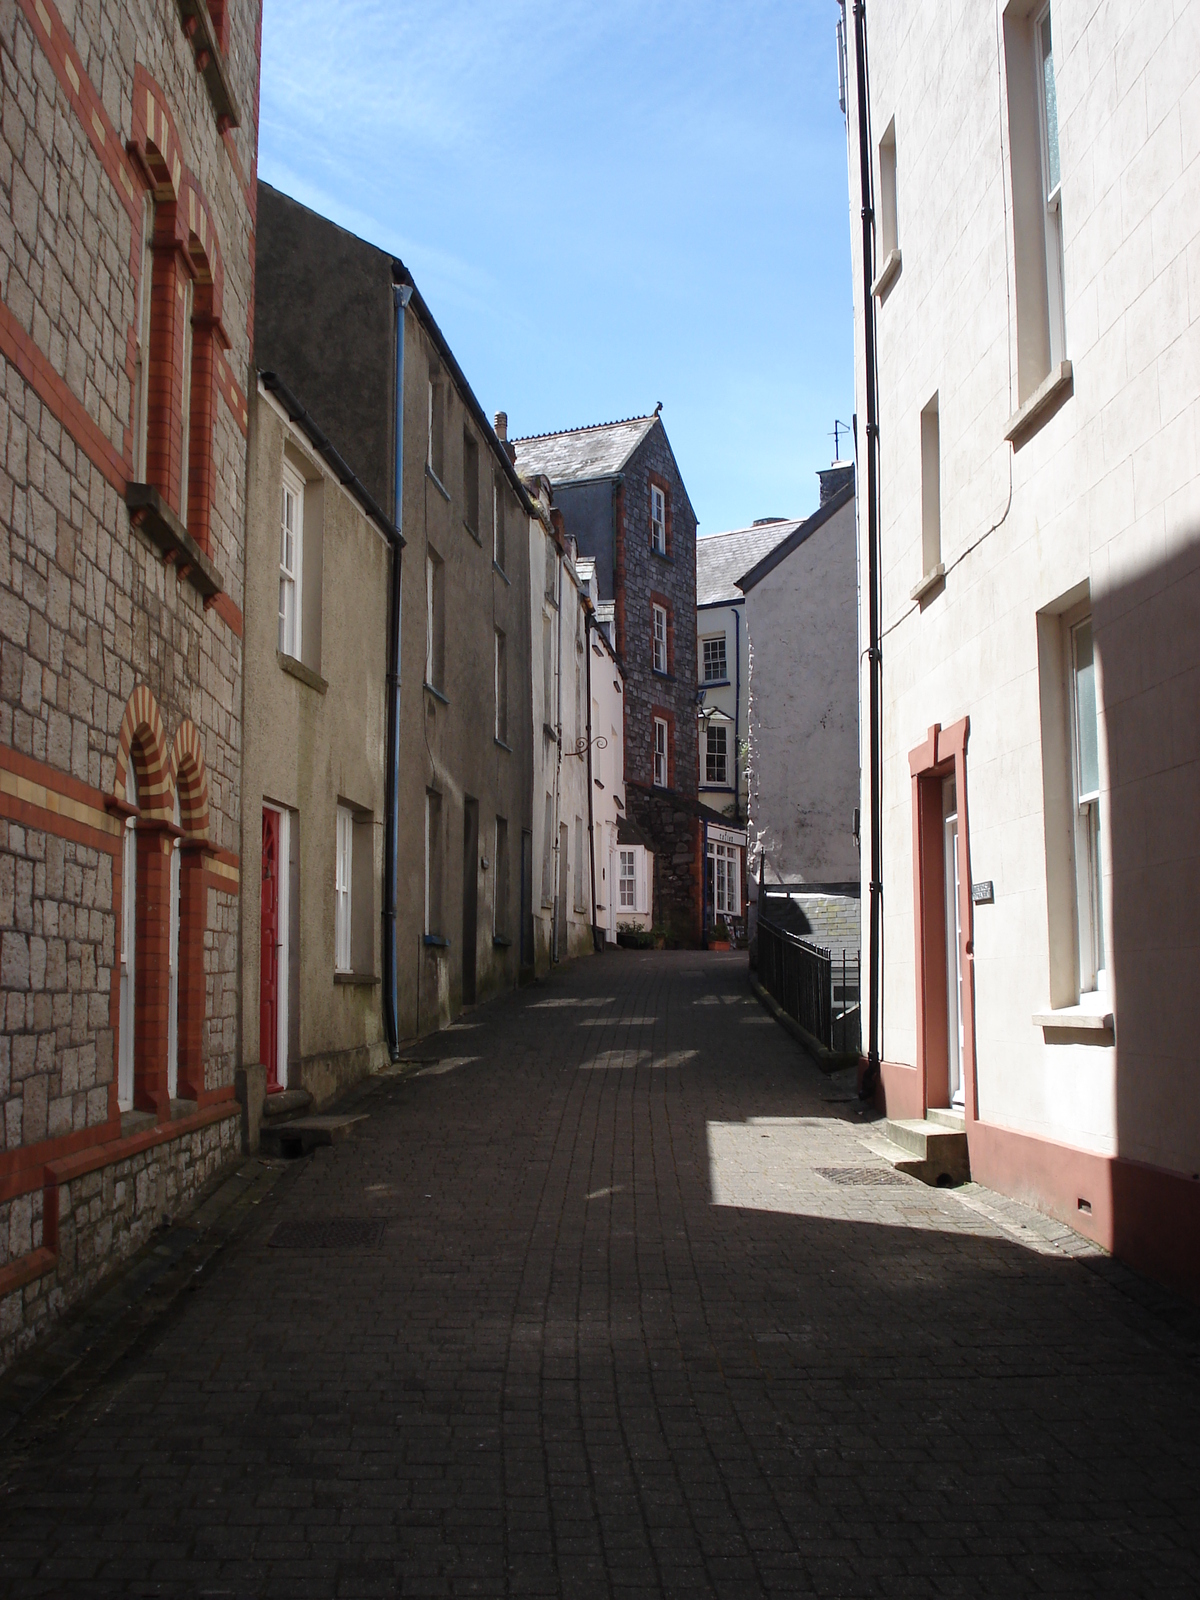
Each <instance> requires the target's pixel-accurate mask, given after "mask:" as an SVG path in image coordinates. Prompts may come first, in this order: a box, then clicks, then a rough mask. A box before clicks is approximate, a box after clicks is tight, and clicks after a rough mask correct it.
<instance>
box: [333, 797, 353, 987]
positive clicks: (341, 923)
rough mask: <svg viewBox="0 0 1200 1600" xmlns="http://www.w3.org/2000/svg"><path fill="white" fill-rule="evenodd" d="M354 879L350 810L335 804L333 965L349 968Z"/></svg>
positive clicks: (343, 970)
mask: <svg viewBox="0 0 1200 1600" xmlns="http://www.w3.org/2000/svg"><path fill="white" fill-rule="evenodd" d="M353 881H354V814H353V812H351V811H350V810H348V809H347V807H345V806H339V807H338V808H337V866H336V875H335V881H334V962H333V964H334V967H335V969H336V970H337V971H338V972H349V971H351V901H350V896H351V886H352V884H353Z"/></svg>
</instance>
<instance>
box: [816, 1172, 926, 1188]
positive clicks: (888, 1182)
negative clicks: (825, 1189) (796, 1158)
mask: <svg viewBox="0 0 1200 1600" xmlns="http://www.w3.org/2000/svg"><path fill="white" fill-rule="evenodd" d="M817 1172H818V1173H819V1174H820V1175H821V1177H822V1178H825V1179H826V1180H827V1181H828V1182H829V1183H836V1184H840V1185H841V1187H842V1188H843V1189H899V1188H903V1187H904V1184H905V1179H904V1178H902V1177H901V1176H900V1174H899V1173H898V1172H893V1170H892V1169H891V1167H818V1168H817Z"/></svg>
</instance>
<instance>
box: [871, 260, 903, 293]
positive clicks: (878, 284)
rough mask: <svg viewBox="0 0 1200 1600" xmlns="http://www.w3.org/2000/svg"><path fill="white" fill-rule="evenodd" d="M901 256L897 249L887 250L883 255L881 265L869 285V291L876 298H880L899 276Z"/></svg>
mask: <svg viewBox="0 0 1200 1600" xmlns="http://www.w3.org/2000/svg"><path fill="white" fill-rule="evenodd" d="M900 266H901V256H900V252H899V250H889V251H888V253H887V255H886V256H885V257H884V261H883V265H882V266H881V267H880V269H879V271H878V273H877V274H876V276H875V282H874V283H873V284H872V285H871V293H872V294H873V295H874V296H875V298H876V299H877V300H882V299H883V297H884V295H885V294H886V293H887V292H888V290H889V289H890V288H891V286H892V284H893V283H894V282H895V281H896V279H897V278H898V277H899V276H900Z"/></svg>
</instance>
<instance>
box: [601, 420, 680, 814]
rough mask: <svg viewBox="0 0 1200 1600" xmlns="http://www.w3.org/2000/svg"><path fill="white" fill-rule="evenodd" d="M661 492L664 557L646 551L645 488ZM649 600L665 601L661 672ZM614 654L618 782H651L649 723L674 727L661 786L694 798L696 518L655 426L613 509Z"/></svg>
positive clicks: (664, 437) (662, 434)
mask: <svg viewBox="0 0 1200 1600" xmlns="http://www.w3.org/2000/svg"><path fill="white" fill-rule="evenodd" d="M652 477H653V478H655V479H656V480H657V481H658V482H659V483H660V485H661V484H665V485H666V486H667V489H668V495H669V498H668V513H667V515H668V524H667V554H666V555H665V556H662V555H659V554H658V553H657V552H656V551H654V550H652V549H651V548H650V483H651V478H652ZM651 595H655V596H660V595H661V596H663V597H664V598H665V599H666V600H667V601H668V602H669V611H668V615H669V630H670V634H671V637H669V639H668V660H667V675H666V676H665V677H664V676H662V675H661V674H659V673H656V672H655V671H654V668H653V656H652V628H653V623H652V616H651V610H650V607H651ZM617 654H618V656H619V657H620V660H621V670H622V673H623V675H624V681H625V777H626V780H627V781H629V782H633V783H644V784H649V783H652V782H653V781H654V771H653V751H654V733H653V720H654V715H655V712H656V711H657V712H658V714H659V715H662V714H663V713H664V712H666V713H668V714H669V715H668V721H669V722H672V723H673V734H672V745H673V748H672V751H671V772H670V775H669V777H668V783H669V784H670V786H671V787H672V788H673V789H678V790H679V791H680V792H681V793H682V794H685V795H691V796H695V794H696V791H697V780H698V772H699V768H698V766H697V756H696V518H695V515H694V514H693V512H692V509H691V505H690V504H689V502H688V498H687V491H686V489H685V488H684V486H683V480H682V478H681V477H680V475H679V469H678V467H677V466H676V464H675V457H674V455H673V454H672V451H671V446H670V444H669V442H668V440H667V435H666V432H665V430H664V429H663V427H662V426H661V424H660V425H659V426H657V427H654V428H652V429H651V430H650V432H649V433H648V434H647V435H646V438H645V439H644V440H643V442H642V444H641V445H640V446H639V448H638V449H637V450H636V451H635V452H634V454H633V457H632V459H631V460H630V461H629V463H628V465H627V466H626V468H625V480H624V484H623V485H622V492H621V498H620V502H619V510H618V538H617Z"/></svg>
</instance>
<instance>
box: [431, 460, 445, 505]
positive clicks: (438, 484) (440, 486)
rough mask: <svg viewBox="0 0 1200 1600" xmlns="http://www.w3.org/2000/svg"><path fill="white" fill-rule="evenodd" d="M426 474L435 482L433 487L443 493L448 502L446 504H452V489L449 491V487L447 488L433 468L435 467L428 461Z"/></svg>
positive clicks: (443, 497) (442, 495)
mask: <svg viewBox="0 0 1200 1600" xmlns="http://www.w3.org/2000/svg"><path fill="white" fill-rule="evenodd" d="M425 476H426V477H427V478H428V479H429V481H430V483H432V484H433V487H434V488H435V489H436V490H437V492H438V493H439V494H440V495H441V497H442V499H443V500H444V501H445V502H446V504H447V505H449V504H450V491H449V489H447V487H446V485H445V484H444V483H443V482H442V480H441V479H440V478H439V477H438V475H437V473H436V472H435V471H434V470H433V468H432V467H431V466H430V465H429V463H428V461H427V462H426V463H425Z"/></svg>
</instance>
